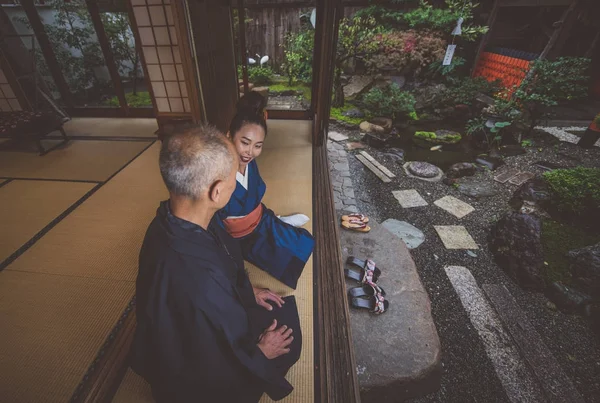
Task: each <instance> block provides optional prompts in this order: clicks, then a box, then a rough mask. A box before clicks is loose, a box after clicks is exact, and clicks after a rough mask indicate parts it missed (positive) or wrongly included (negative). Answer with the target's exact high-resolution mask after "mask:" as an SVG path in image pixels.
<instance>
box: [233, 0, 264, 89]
mask: <svg viewBox="0 0 600 403" xmlns="http://www.w3.org/2000/svg"><path fill="white" fill-rule="evenodd" d="M245 21H246V10H245V9H244V0H238V39H239V41H240V55H241V56H240V57H241V58H242V60H241V64H242V81H243V82H244V94H247V93H248V90H249V86H248V50H247V49H246V22H245ZM258 62H259V63H260V60H258ZM238 83H239V81H238Z"/></svg>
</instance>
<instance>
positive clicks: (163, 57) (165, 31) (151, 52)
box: [131, 0, 191, 116]
mask: <svg viewBox="0 0 600 403" xmlns="http://www.w3.org/2000/svg"><path fill="white" fill-rule="evenodd" d="M131 5H132V7H133V14H134V17H135V22H136V25H137V29H138V33H139V38H140V42H141V46H142V52H143V54H144V61H145V63H146V68H147V71H148V80H149V81H150V84H151V85H152V93H153V95H154V98H155V100H156V108H157V111H158V114H159V115H161V114H162V115H164V114H169V115H182V116H189V115H190V112H191V110H190V101H189V97H188V91H187V86H186V83H185V77H184V68H183V62H182V57H181V53H180V46H179V43H178V39H177V30H176V28H175V21H174V18H173V10H172V8H171V6H172V5H171V0H131Z"/></svg>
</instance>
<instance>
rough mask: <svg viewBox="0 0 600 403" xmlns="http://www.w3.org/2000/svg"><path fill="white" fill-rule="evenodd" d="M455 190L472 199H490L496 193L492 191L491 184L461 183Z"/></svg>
mask: <svg viewBox="0 0 600 403" xmlns="http://www.w3.org/2000/svg"><path fill="white" fill-rule="evenodd" d="M457 190H458V191H459V192H460V193H462V194H464V195H465V196H469V197H473V198H474V199H480V198H482V197H491V196H495V195H496V194H497V193H498V192H496V191H495V190H494V188H493V186H492V184H491V183H487V182H480V183H479V182H470V183H461V184H460V185H458V189H457Z"/></svg>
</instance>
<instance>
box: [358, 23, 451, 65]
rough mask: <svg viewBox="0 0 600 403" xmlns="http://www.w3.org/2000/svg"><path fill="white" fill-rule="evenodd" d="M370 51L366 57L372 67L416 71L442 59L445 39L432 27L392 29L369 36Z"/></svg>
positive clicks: (367, 62)
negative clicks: (369, 54)
mask: <svg viewBox="0 0 600 403" xmlns="http://www.w3.org/2000/svg"><path fill="white" fill-rule="evenodd" d="M372 42H373V44H372V47H373V49H376V52H373V55H372V56H371V57H369V58H367V59H366V60H365V62H366V65H367V67H368V68H369V69H370V70H371V71H380V70H386V71H390V70H391V71H396V72H402V73H404V74H407V73H414V74H415V75H418V74H419V73H420V72H421V70H422V69H423V68H424V67H427V66H428V65H430V64H431V63H433V62H434V61H436V60H441V59H442V58H443V57H444V54H445V53H446V41H445V40H443V39H442V38H441V37H440V36H438V35H437V34H435V33H433V32H431V31H427V30H424V31H420V32H417V31H415V30H408V31H392V32H386V33H383V34H378V35H375V36H373V38H372Z"/></svg>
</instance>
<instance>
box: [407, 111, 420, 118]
mask: <svg viewBox="0 0 600 403" xmlns="http://www.w3.org/2000/svg"><path fill="white" fill-rule="evenodd" d="M408 117H409V118H410V119H411V120H419V115H417V112H415V111H412V112H411V113H409V114H408Z"/></svg>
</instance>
